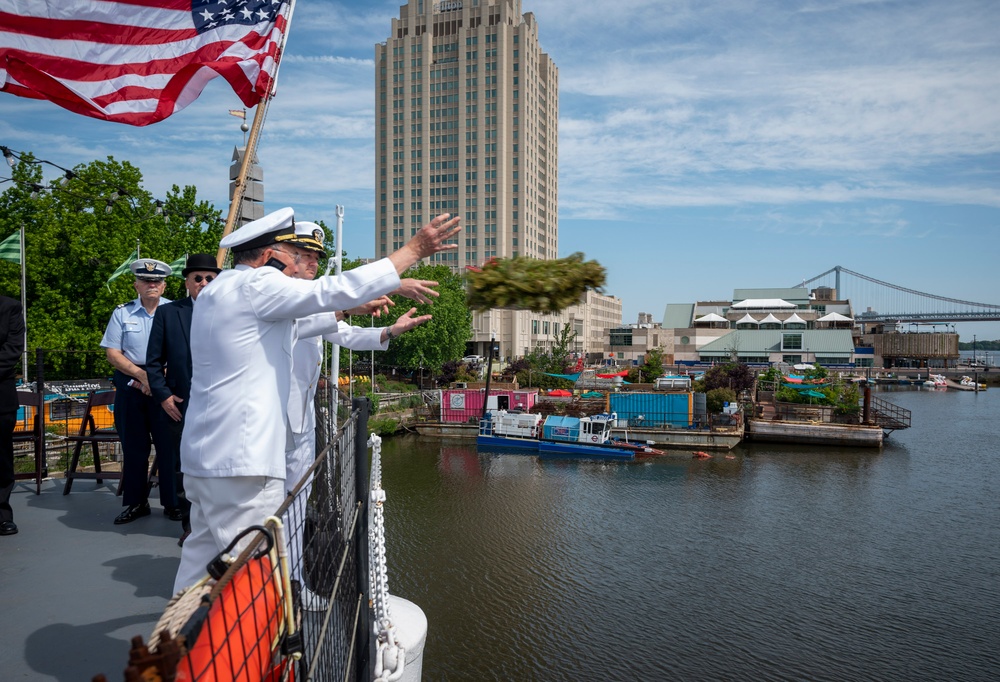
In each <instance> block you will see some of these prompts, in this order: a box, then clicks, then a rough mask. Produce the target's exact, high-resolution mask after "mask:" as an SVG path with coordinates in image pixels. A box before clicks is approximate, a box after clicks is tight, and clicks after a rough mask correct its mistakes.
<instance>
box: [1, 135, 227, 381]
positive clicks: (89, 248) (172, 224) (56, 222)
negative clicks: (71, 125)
mask: <svg viewBox="0 0 1000 682" xmlns="http://www.w3.org/2000/svg"><path fill="white" fill-rule="evenodd" d="M33 161H34V160H33V158H32V157H31V156H30V155H28V154H25V155H24V156H23V158H22V160H21V161H20V163H19V164H18V165H17V167H15V168H14V169H12V170H13V176H14V179H15V181H16V182H15V183H13V185H12V186H11V187H10V188H8V189H7V190H5V191H4V192H3V194H2V195H0V238H3V237H6V236H8V235H10V234H12V233H13V232H15V231H17V230H18V229H19V228H20V227H21V226H24V228H25V268H26V272H25V279H26V291H25V300H26V309H27V310H26V312H27V322H28V349H29V354H33V352H34V349H35V348H45V349H51V350H58V351H71V352H69V353H66V352H63V353H51V354H50V355H49V356H48V358H47V365H48V369H49V371H50V376H53V377H57V376H60V375H69V376H76V377H92V376H100V375H103V374H106V373H108V372H109V371H110V367H109V365H108V364H107V362H106V361H105V360H104V356H103V353H101V349H100V340H101V337H102V336H103V334H104V329H105V327H106V326H107V323H108V319H109V318H110V316H111V312H112V311H113V310H114V308H115V307H116V306H117V305H119V304H121V303H124V302H126V301H129V300H131V299H133V298H135V297H136V293H135V289H134V288H133V287H132V280H133V278H132V277H131V274H129V275H127V276H123V277H120V278H118V279H116V280H115V281H114V282H111V284H110V285H107V284H106V283H107V280H108V278H109V277H110V276H111V274H112V273H113V272H114V270H115V269H116V268H117V267H118V266H119V265H121V263H122V262H124V261H125V259H126V258H127V257H129V256H130V255H131V254H132V253H133V252H134V251H135V249H136V244H137V243H138V244H139V247H140V250H141V254H142V256H143V257H149V258H157V259H159V260H162V261H166V262H168V263H169V262H170V261H173V260H175V259H176V258H179V257H181V256H183V255H185V254H187V253H196V252H205V253H214V252H215V250H216V249H217V248H218V243H219V238H220V236H221V234H222V218H221V215H220V214H219V212H218V211H216V210H214V209H213V207H212V206H211V205H210V204H208V203H206V202H203V201H198V199H197V196H196V195H197V192H196V189H195V188H194V187H190V186H189V187H185V188H184V189H183V190H182V189H180V188H178V187H177V186H176V185H175V186H174V187H173V188H172V190H171V192H170V193H169V194H168V196H167V198H166V200H165V201H162V202H157V201H156V200H155V199H154V198H153V197H152V195H151V194H150V193H149V192H147V191H146V190H144V189H143V188H142V186H141V182H142V174H141V172H140V171H139V169H138V168H136V167H135V166H133V165H131V164H130V163H128V162H119V161H116V160H115V159H114V158H112V157H108V159H107V161H94V162H91V163H89V164H81V165H79V166H77V167H75V168H74V169H73V177H71V178H70V179H69V181H68V182H67V183H66V184H65V185H61V186H59V187H52V188H47V189H46V188H44V187H43V186H42V182H43V179H42V175H41V167H40V166H39V165H38V164H37V163H34V162H33ZM40 188H41V189H43V191H38V190H39V189H40ZM33 194H37V196H32V195H33ZM158 209H159V210H158ZM192 216H193V217H195V220H194V222H193V223H192V222H189V218H190V217H192ZM20 288H21V284H20V267H19V266H18V265H17V264H15V263H10V262H6V261H4V262H0V291H2V292H3V293H5V294H7V295H10V296H12V297H15V298H17V297H19V296H20ZM165 295H166V296H167V297H168V298H177V297H180V296H182V295H183V283H182V282H181V281H180V279H176V278H169V279H168V286H167V291H166V293H165ZM72 351H90V352H88V353H79V352H78V353H73V352H72Z"/></svg>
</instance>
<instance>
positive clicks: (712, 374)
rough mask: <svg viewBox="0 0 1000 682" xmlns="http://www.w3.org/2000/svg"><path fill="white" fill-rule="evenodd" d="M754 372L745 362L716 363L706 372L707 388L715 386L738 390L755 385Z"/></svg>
mask: <svg viewBox="0 0 1000 682" xmlns="http://www.w3.org/2000/svg"><path fill="white" fill-rule="evenodd" d="M753 381H754V373H753V371H752V370H751V369H750V367H749V366H748V365H747V364H746V363H743V362H726V363H723V364H721V365H715V366H714V367H711V368H709V369H708V371H706V372H705V377H704V382H705V384H704V385H705V390H706V391H711V390H712V389H713V388H731V389H733V390H734V391H736V392H739V391H743V390H747V389H750V388H752V387H753Z"/></svg>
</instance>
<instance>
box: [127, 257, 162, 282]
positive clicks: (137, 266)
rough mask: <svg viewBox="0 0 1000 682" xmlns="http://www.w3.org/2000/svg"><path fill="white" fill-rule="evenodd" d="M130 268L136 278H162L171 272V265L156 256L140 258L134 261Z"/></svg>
mask: <svg viewBox="0 0 1000 682" xmlns="http://www.w3.org/2000/svg"><path fill="white" fill-rule="evenodd" d="M129 268H131V270H132V274H133V275H135V278H136V279H152V280H161V279H166V277H167V275H169V274H170V272H171V270H170V266H169V265H167V264H166V263H164V262H163V261H161V260H156V259H155V258H140V259H139V260H136V261H133V262H132V264H131V265H130V266H129Z"/></svg>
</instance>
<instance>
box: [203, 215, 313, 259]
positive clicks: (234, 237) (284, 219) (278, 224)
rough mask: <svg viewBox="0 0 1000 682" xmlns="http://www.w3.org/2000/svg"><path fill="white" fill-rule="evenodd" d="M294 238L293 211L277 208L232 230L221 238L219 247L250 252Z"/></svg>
mask: <svg viewBox="0 0 1000 682" xmlns="http://www.w3.org/2000/svg"><path fill="white" fill-rule="evenodd" d="M294 238H295V211H294V210H293V209H291V208H279V209H278V210H277V211H274V212H273V213H268V214H267V215H266V216H264V217H263V218H258V219H257V220H254V221H252V222H249V223H247V224H246V225H244V226H243V227H241V228H239V229H238V230H233V231H232V232H230V233H229V234H228V235H226V236H225V237H223V238H222V241H221V242H219V246H221V247H222V248H224V249H232V250H233V251H250V250H252V249H257V248H260V247H262V246H270V245H271V244H279V243H281V242H286V241H288V240H290V239H294Z"/></svg>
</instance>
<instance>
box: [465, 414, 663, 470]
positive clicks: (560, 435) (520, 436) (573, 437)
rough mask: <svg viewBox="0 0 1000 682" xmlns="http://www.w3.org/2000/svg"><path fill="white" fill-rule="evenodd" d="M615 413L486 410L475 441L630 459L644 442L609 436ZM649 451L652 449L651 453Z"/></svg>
mask: <svg viewBox="0 0 1000 682" xmlns="http://www.w3.org/2000/svg"><path fill="white" fill-rule="evenodd" d="M617 424H618V416H617V415H616V414H614V413H611V414H596V415H593V416H591V417H559V416H555V415H553V416H549V417H546V418H545V419H544V421H543V419H542V415H540V414H529V413H525V412H508V411H507V410H489V411H488V412H487V413H486V418H485V419H483V420H482V421H480V423H479V435H478V436H477V437H476V445H478V446H479V447H482V448H485V449H494V450H496V449H499V450H514V451H522V452H525V451H527V452H537V453H538V454H542V455H564V456H569V457H586V458H597V459H612V460H631V459H634V458H635V455H636V453H637V452H639V451H644V448H645V446H643V445H639V444H634V443H627V444H626V443H623V442H621V441H613V440H612V439H611V429H612V428H613V427H614V426H617ZM650 454H652V453H650Z"/></svg>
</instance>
